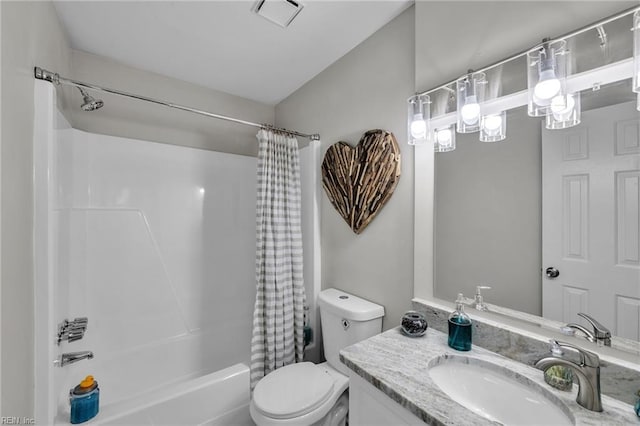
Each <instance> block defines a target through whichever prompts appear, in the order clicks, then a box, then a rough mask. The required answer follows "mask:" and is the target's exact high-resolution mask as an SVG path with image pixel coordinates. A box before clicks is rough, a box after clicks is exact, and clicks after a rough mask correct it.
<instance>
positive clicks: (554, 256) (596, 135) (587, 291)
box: [433, 16, 640, 347]
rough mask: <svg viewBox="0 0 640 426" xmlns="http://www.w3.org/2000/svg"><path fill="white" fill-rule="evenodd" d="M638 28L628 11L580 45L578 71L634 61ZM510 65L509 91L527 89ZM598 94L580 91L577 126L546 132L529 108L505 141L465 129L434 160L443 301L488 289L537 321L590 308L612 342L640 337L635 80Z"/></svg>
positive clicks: (639, 122)
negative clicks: (634, 30)
mask: <svg viewBox="0 0 640 426" xmlns="http://www.w3.org/2000/svg"><path fill="white" fill-rule="evenodd" d="M631 27H632V24H631V17H630V16H626V17H624V18H621V19H620V20H618V21H616V22H612V23H609V24H606V25H604V26H602V27H601V28H598V29H594V30H591V31H589V32H586V33H583V34H581V35H580V36H578V37H575V39H573V40H571V43H572V45H571V50H572V52H573V53H575V55H574V59H575V64H574V66H575V67H576V68H575V69H576V72H582V71H587V70H591V69H593V68H596V67H599V66H603V65H606V64H610V63H613V62H616V61H619V60H622V59H624V58H629V57H630V56H632V50H631V49H632V47H631V37H629V34H628V33H629V28H631ZM516 61H517V60H516ZM513 65H514V64H506V65H505V67H503V69H502V70H501V72H502V74H503V77H502V79H503V81H506V82H508V84H509V85H511V86H512V87H508V88H507V89H508V90H505V87H503V90H502V93H505V92H506V93H513V92H515V91H517V90H522V89H523V87H522V85H523V82H522V81H521V80H522V75H523V71H522V69H523V68H521V67H520V66H518V67H514V66H513ZM513 73H519V74H513ZM525 79H526V77H525ZM519 80H520V81H519ZM524 84H525V85H526V82H524ZM596 89H598V90H587V91H582V92H581V101H582V102H581V103H582V120H581V123H580V124H579V125H577V126H575V127H571V128H568V129H564V130H546V129H544V123H543V122H541V119H536V118H531V117H528V116H527V111H526V107H520V108H516V109H512V110H509V111H508V114H507V139H506V140H504V141H501V142H496V143H481V142H479V141H478V135H477V133H475V134H473V133H472V134H457V135H456V137H457V147H456V149H455V150H454V151H451V152H447V153H437V154H436V155H435V160H434V168H435V188H434V207H433V214H434V229H433V235H434V274H433V276H434V278H433V279H434V285H433V295H434V296H435V298H437V299H443V300H448V301H452V300H454V299H455V297H456V295H457V293H459V292H463V293H464V294H465V295H466V296H467V297H473V294H474V293H475V289H476V286H478V285H489V286H492V289H491V290H488V291H486V290H485V291H484V292H483V293H484V294H483V295H484V299H485V301H487V302H489V303H490V304H495V305H500V306H503V307H507V308H510V309H512V310H516V311H520V312H524V313H525V314H530V315H524V316H526V317H528V318H530V317H531V315H535V316H544V318H545V319H551V320H556V321H559V322H560V323H569V322H572V323H579V324H582V325H584V326H585V327H586V328H590V326H588V324H587V323H586V322H584V321H583V320H582V319H581V318H580V317H578V316H577V313H578V312H587V313H589V314H591V315H592V316H593V317H595V318H596V319H598V320H599V321H600V322H601V323H602V324H604V325H605V326H606V327H607V328H609V329H610V330H611V331H612V333H613V334H614V335H617V336H621V337H623V338H624V339H615V340H614V341H618V342H623V343H624V344H626V343H627V342H626V340H625V339H631V340H635V341H638V340H640V255H639V252H640V249H639V245H640V231H639V230H638V228H639V222H640V219H639V218H640V216H639V214H638V205H639V202H640V201H639V199H640V195H639V194H640V192H639V189H638V184H639V183H640V142H639V139H640V113H638V111H637V109H636V107H637V102H638V99H637V97H636V95H635V94H634V93H633V92H632V91H631V84H630V80H628V79H627V80H621V81H618V82H615V83H612V84H609V85H606V86H603V87H600V88H597V87H596ZM454 108H455V107H454ZM449 110H450V109H449ZM547 268H554V269H556V270H558V271H559V275H558V276H557V277H556V278H552V277H547V275H546V273H545V271H546V269H547ZM550 275H554V274H553V273H550ZM577 334H579V333H577ZM623 346H624V345H623ZM631 347H637V345H634V344H631Z"/></svg>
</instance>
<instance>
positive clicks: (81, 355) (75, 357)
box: [54, 351, 93, 367]
mask: <svg viewBox="0 0 640 426" xmlns="http://www.w3.org/2000/svg"><path fill="white" fill-rule="evenodd" d="M91 358H93V352H91V351H81V352H69V353H66V354H62V355H60V358H59V359H57V360H55V361H54V364H55V365H57V366H59V367H64V366H65V365H68V364H73V363H74V362H78V361H81V360H83V359H91Z"/></svg>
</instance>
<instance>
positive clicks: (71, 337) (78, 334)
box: [56, 317, 89, 346]
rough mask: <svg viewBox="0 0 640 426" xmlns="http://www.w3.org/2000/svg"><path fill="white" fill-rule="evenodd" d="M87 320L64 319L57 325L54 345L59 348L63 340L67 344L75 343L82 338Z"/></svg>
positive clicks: (81, 318)
mask: <svg viewBox="0 0 640 426" xmlns="http://www.w3.org/2000/svg"><path fill="white" fill-rule="evenodd" d="M88 324H89V319H88V318H87V317H80V318H75V319H74V320H73V321H69V320H68V319H65V320H64V321H62V322H61V323H60V324H58V338H57V341H56V343H57V344H58V346H60V343H61V342H62V341H63V340H66V341H67V342H75V341H76V340H80V339H82V338H83V337H84V333H85V332H86V331H87V325H88Z"/></svg>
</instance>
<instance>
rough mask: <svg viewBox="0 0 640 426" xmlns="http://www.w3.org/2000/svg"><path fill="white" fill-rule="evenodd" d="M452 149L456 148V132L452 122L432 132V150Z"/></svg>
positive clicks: (447, 150)
mask: <svg viewBox="0 0 640 426" xmlns="http://www.w3.org/2000/svg"><path fill="white" fill-rule="evenodd" d="M454 149H456V132H455V129H454V128H453V124H452V125H451V126H449V127H444V128H442V129H436V130H435V131H434V132H433V150H434V151H435V152H449V151H453V150H454Z"/></svg>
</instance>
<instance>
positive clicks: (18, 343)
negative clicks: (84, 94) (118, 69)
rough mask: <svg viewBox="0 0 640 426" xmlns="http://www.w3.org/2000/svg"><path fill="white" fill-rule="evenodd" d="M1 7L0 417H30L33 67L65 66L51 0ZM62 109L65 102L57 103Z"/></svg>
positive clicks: (62, 39) (65, 46) (64, 48)
mask: <svg viewBox="0 0 640 426" xmlns="http://www.w3.org/2000/svg"><path fill="white" fill-rule="evenodd" d="M0 7H1V8H2V34H1V39H2V48H1V50H2V53H1V54H2V117H1V118H2V130H1V136H2V139H1V145H0V146H1V170H2V178H1V182H2V214H1V216H2V225H1V226H2V228H1V229H2V239H1V246H2V248H1V253H2V258H1V262H2V274H1V279H2V281H1V282H2V287H1V292H2V298H1V299H2V306H1V313H2V317H1V321H0V322H1V331H2V333H1V334H2V345H1V346H2V355H1V356H2V387H1V389H0V390H1V393H2V405H1V406H2V415H3V416H33V388H34V377H33V368H34V367H33V344H34V342H33V331H34V330H33V328H34V310H33V309H34V307H33V303H34V299H33V264H32V262H33V230H32V217H33V215H32V211H33V201H32V198H33V186H32V174H33V171H32V164H33V161H32V154H33V150H32V142H33V110H34V108H33V87H34V84H33V82H34V80H33V67H34V65H35V64H38V65H40V66H43V67H50V68H52V69H56V70H60V72H68V70H69V65H70V56H71V52H70V50H69V48H68V43H67V40H66V37H65V35H64V32H63V31H62V28H61V27H60V24H59V23H58V20H57V18H56V13H55V10H54V9H53V6H52V4H51V3H50V2H7V1H3V2H0ZM61 106H62V107H63V108H64V105H61Z"/></svg>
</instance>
